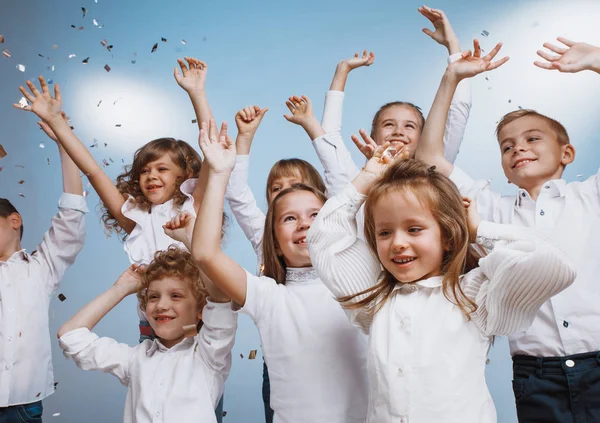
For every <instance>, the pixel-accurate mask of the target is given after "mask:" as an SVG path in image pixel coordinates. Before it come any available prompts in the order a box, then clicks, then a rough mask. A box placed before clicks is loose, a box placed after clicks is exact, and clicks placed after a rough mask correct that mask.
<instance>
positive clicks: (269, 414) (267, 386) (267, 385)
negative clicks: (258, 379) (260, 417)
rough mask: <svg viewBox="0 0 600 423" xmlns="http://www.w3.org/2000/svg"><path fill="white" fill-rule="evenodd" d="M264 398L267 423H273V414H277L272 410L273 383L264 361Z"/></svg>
mask: <svg viewBox="0 0 600 423" xmlns="http://www.w3.org/2000/svg"><path fill="white" fill-rule="evenodd" d="M262 397H263V402H264V406H265V422H266V423H273V414H275V412H274V411H273V409H272V408H271V382H270V381H269V369H267V364H266V363H265V362H264V361H263V385H262Z"/></svg>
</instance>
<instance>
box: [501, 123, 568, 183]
mask: <svg viewBox="0 0 600 423" xmlns="http://www.w3.org/2000/svg"><path fill="white" fill-rule="evenodd" d="M498 142H499V144H500V153H501V155H502V168H503V169H504V174H505V175H506V177H507V178H508V180H509V181H510V182H511V183H513V184H515V185H517V186H518V187H520V188H523V189H526V190H528V191H529V190H532V189H535V188H536V187H540V186H541V185H542V184H544V183H545V182H546V181H549V180H552V179H560V178H561V177H562V172H563V169H564V166H566V165H567V164H569V163H571V162H572V161H573V158H574V155H572V154H568V153H570V152H573V151H574V150H573V147H572V146H570V145H563V146H561V145H560V144H559V142H558V138H557V136H556V133H555V132H554V130H552V128H551V127H550V125H549V124H548V123H547V122H546V121H545V120H544V119H542V118H540V117H538V116H525V117H522V118H519V119H517V120H515V121H513V122H511V123H509V124H508V125H506V126H505V127H503V128H502V130H501V131H500V132H499V133H498Z"/></svg>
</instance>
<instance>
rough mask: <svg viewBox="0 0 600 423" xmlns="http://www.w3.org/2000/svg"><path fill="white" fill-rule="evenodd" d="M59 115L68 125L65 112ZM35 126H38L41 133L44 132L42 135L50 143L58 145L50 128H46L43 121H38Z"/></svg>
mask: <svg viewBox="0 0 600 423" xmlns="http://www.w3.org/2000/svg"><path fill="white" fill-rule="evenodd" d="M60 115H61V116H62V118H63V120H64V121H65V122H67V123H69V119H68V118H67V114H66V113H65V112H60ZM37 124H38V125H39V126H40V129H41V130H42V131H44V133H45V134H46V135H48V138H50V139H51V140H52V141H54V142H55V143H57V144H58V138H56V134H55V133H54V131H53V130H52V128H50V126H48V124H47V123H46V122H44V121H43V120H40V121H38V123H37Z"/></svg>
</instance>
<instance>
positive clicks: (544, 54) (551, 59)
mask: <svg viewBox="0 0 600 423" xmlns="http://www.w3.org/2000/svg"><path fill="white" fill-rule="evenodd" d="M537 55H538V56H540V57H542V58H544V59H546V60H547V61H549V62H554V61H555V60H558V59H560V56H556V55H553V54H550V53H547V52H545V51H544V50H538V51H537Z"/></svg>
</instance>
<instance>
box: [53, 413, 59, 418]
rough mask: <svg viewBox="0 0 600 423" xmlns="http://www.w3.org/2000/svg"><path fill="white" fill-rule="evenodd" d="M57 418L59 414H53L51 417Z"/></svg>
mask: <svg viewBox="0 0 600 423" xmlns="http://www.w3.org/2000/svg"><path fill="white" fill-rule="evenodd" d="M58 416H60V413H54V414H53V415H52V417H58Z"/></svg>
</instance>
